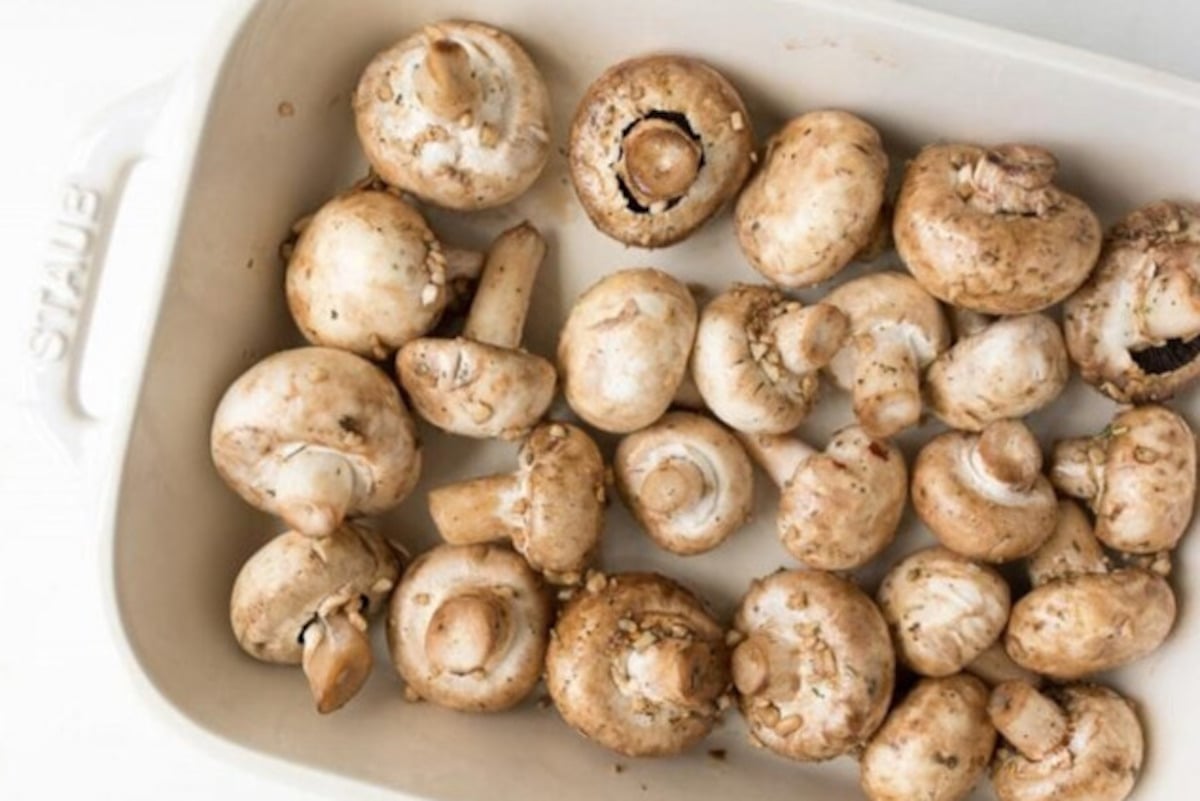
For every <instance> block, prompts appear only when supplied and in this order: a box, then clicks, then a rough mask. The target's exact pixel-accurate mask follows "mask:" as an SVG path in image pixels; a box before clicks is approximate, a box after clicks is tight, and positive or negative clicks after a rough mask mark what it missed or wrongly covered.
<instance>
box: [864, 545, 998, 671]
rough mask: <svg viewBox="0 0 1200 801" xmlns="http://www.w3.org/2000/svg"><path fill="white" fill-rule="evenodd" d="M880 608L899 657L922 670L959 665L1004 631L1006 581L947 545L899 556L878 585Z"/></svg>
mask: <svg viewBox="0 0 1200 801" xmlns="http://www.w3.org/2000/svg"><path fill="white" fill-rule="evenodd" d="M878 599H879V608H880V609H881V610H882V611H883V618H884V620H886V621H887V623H888V627H889V628H890V629H891V630H892V642H893V643H895V646H896V655H897V656H898V657H899V658H900V661H901V662H903V663H904V664H906V665H908V666H909V667H910V668H912V669H913V670H915V671H916V672H917V673H920V674H921V675H924V676H949V675H952V674H954V673H957V672H959V671H960V670H963V669H964V668H965V667H966V666H967V665H969V664H970V663H971V662H973V661H974V660H975V658H976V657H978V656H979V655H980V654H982V653H983V652H984V651H986V650H987V649H988V647H989V646H990V645H991V644H992V643H994V642H996V639H997V638H998V637H999V636H1000V634H1001V632H1003V631H1004V625H1005V624H1006V623H1007V622H1008V612H1009V608H1010V600H1011V599H1010V594H1009V589H1008V582H1006V581H1005V580H1004V578H1003V577H1002V576H1001V575H1000V574H999V573H997V572H996V571H995V570H993V569H992V568H990V567H987V566H986V565H981V564H977V563H975V562H972V561H971V560H970V559H967V558H965V557H962V556H959V555H958V554H956V553H954V552H953V551H949V550H947V549H945V548H938V547H934V548H926V549H924V550H921V551H917V552H916V553H914V554H911V555H910V556H908V557H906V558H905V559H903V560H901V561H899V562H897V563H896V564H895V565H894V566H893V567H892V569H891V570H889V571H888V573H887V575H886V576H885V577H884V579H883V583H882V584H881V585H880V587H879V595H878Z"/></svg>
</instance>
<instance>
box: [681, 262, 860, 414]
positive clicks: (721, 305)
mask: <svg viewBox="0 0 1200 801" xmlns="http://www.w3.org/2000/svg"><path fill="white" fill-rule="evenodd" d="M848 330H849V320H848V319H847V318H846V315H844V314H842V312H841V311H840V310H839V309H837V308H836V307H834V306H830V305H829V304H826V303H817V304H815V305H812V306H805V305H803V304H802V303H800V302H799V301H794V300H789V299H788V298H787V297H786V296H785V295H784V294H783V293H782V292H779V291H777V290H774V289H771V288H770V287H765V286H751V285H747V284H738V285H736V286H734V287H733V288H732V289H730V290H728V291H726V292H722V293H721V294H720V295H718V296H717V297H715V298H713V300H712V301H711V302H710V303H709V304H708V305H707V306H705V307H704V311H703V313H702V314H701V315H700V325H699V327H698V328H697V331H696V344H695V348H694V350H693V352H692V376H693V378H694V379H695V381H696V387H697V388H698V389H699V391H700V395H701V396H702V397H703V399H704V403H705V405H707V406H708V408H709V409H710V410H712V413H713V414H714V415H716V416H717V417H718V418H719V419H720V420H721V421H722V422H724V423H725V424H726V425H728V426H730V427H732V428H735V429H737V430H739V431H745V432H749V433H756V434H757V433H761V434H783V433H785V432H788V431H791V430H792V429H794V428H795V427H796V426H797V425H799V424H800V421H801V420H803V419H804V418H805V417H806V416H808V413H809V412H810V411H811V410H812V407H813V405H814V404H815V403H816V399H817V388H818V384H819V376H818V371H819V370H820V369H821V368H822V367H824V366H825V365H826V364H828V363H829V360H830V359H832V358H833V356H834V354H836V353H837V352H838V350H839V349H840V348H841V347H842V344H843V342H844V341H845V339H846V334H847V332H848Z"/></svg>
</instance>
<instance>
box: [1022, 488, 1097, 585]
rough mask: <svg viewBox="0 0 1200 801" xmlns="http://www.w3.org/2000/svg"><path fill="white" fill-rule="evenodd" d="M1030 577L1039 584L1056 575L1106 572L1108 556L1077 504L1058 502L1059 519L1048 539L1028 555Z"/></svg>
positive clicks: (1065, 575)
mask: <svg viewBox="0 0 1200 801" xmlns="http://www.w3.org/2000/svg"><path fill="white" fill-rule="evenodd" d="M1026 567H1027V570H1028V572H1029V580H1030V582H1031V583H1032V584H1033V586H1034V587H1035V588H1036V587H1040V586H1042V585H1043V584H1047V583H1049V582H1051V581H1053V580H1055V579H1058V578H1065V577H1067V576H1079V575H1084V574H1087V573H1107V572H1108V569H1109V565H1108V558H1107V557H1106V556H1105V555H1104V549H1103V548H1102V547H1101V546H1100V541H1099V540H1097V539H1096V536H1095V534H1094V533H1093V532H1092V524H1091V522H1090V521H1089V520H1088V517H1087V515H1086V514H1085V513H1084V511H1083V510H1082V509H1080V508H1079V504H1077V503H1075V502H1074V501H1059V502H1058V523H1057V524H1056V525H1055V527H1054V533H1053V534H1051V535H1050V539H1048V540H1046V542H1045V543H1043V544H1042V547H1040V548H1038V549H1037V551H1035V552H1034V553H1033V555H1032V556H1030V557H1029V560H1028V563H1027V565H1026Z"/></svg>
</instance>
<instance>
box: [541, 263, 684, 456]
mask: <svg viewBox="0 0 1200 801" xmlns="http://www.w3.org/2000/svg"><path fill="white" fill-rule="evenodd" d="M695 335H696V301H695V299H694V298H693V297H692V293H691V292H689V291H688V288H687V287H686V286H684V285H683V284H682V283H681V282H680V281H679V280H677V279H676V278H673V277H672V276H670V275H668V274H667V273H664V272H662V271H661V270H654V269H650V268H640V269H630V270H620V271H618V272H615V273H613V274H611V275H608V276H606V277H604V278H602V279H601V280H599V281H597V282H596V283H595V284H593V285H592V286H591V287H589V288H588V289H587V290H586V291H585V292H584V293H583V294H582V295H580V296H579V299H578V300H576V301H575V305H574V306H573V307H571V312H570V314H569V315H568V316H567V321H566V323H565V324H564V325H563V329H562V334H561V335H560V337H559V341H558V366H559V370H560V371H561V373H562V380H563V392H564V394H565V395H566V397H567V403H568V404H570V406H571V409H573V410H574V411H575V413H576V414H578V415H579V416H580V417H582V418H583V419H584V421H585V422H587V423H590V424H591V425H593V426H595V427H596V428H599V429H600V430H602V431H610V432H613V433H617V434H628V433H630V432H633V431H637V430H638V429H640V428H645V427H646V426H648V425H650V424H651V423H653V422H654V421H655V420H657V419H658V418H660V417H662V415H663V413H664V412H665V411H666V410H667V407H669V406H670V405H671V401H672V399H673V398H674V397H675V394H676V392H677V391H678V390H679V388H680V386H681V384H682V383H683V379H684V376H685V375H686V374H687V367H688V355H689V354H690V353H691V351H692V340H693V339H694V338H695Z"/></svg>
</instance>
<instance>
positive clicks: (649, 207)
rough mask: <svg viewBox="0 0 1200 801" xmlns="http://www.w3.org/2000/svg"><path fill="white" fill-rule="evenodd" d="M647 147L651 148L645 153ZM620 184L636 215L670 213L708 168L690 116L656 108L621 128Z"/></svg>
mask: <svg viewBox="0 0 1200 801" xmlns="http://www.w3.org/2000/svg"><path fill="white" fill-rule="evenodd" d="M646 151H648V152H646ZM618 160H619V161H618V163H619V164H621V165H623V168H618V169H617V171H616V174H617V188H618V189H619V190H620V191H621V196H622V197H624V198H625V206H626V208H628V209H629V210H630V211H632V212H633V213H635V214H657V213H662V212H664V211H670V210H671V209H673V208H674V207H675V206H677V205H678V204H679V202H680V201H681V200H683V196H684V195H686V194H687V190H688V188H689V187H690V186H691V185H692V184H693V183H695V181H696V178H697V176H698V175H699V174H700V170H702V169H704V164H705V157H704V143H703V142H702V141H701V139H700V135H699V134H698V133H696V131H695V129H693V128H692V124H691V123H690V122H689V121H688V118H687V115H686V114H683V113H681V112H678V111H662V110H659V109H655V110H652V111H649V112H647V113H646V114H645V115H643V116H642V118H641V119H638V120H634V121H633V122H631V123H629V125H627V126H625V129H624V130H623V131H621V149H620V153H619V155H618Z"/></svg>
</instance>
